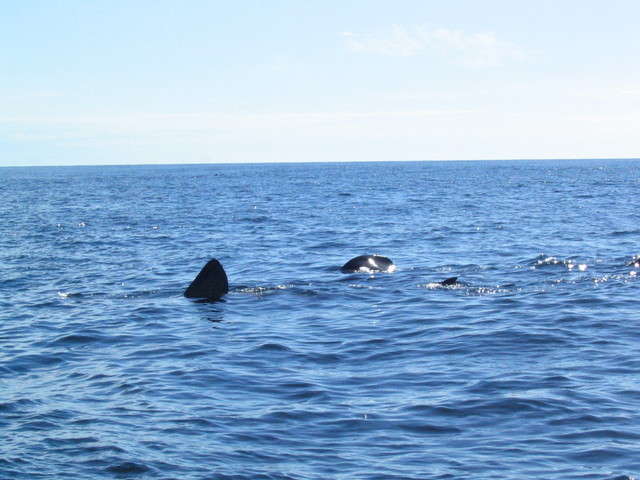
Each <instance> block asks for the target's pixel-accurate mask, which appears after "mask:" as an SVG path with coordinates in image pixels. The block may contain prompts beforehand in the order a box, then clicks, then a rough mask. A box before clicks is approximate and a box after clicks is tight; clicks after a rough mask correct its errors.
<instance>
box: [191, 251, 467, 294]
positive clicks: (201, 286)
mask: <svg viewBox="0 0 640 480" xmlns="http://www.w3.org/2000/svg"><path fill="white" fill-rule="evenodd" d="M395 270H396V266H395V265H394V263H393V262H392V261H391V260H390V259H389V258H387V257H383V256H381V255H360V256H359V257H355V258H352V259H351V260H349V261H348V262H347V263H345V264H344V265H343V266H342V267H341V268H340V271H341V272H342V273H371V272H387V273H390V272H393V271H395ZM457 280H458V277H451V278H447V279H446V280H444V281H442V282H439V284H440V285H443V286H449V285H455V284H456V283H457ZM227 293H229V281H228V279H227V273H226V272H225V271H224V268H222V265H221V264H220V262H219V261H218V260H217V259H215V258H212V259H211V260H209V261H208V262H207V264H206V265H205V266H204V267H203V268H202V270H200V273H199V274H198V276H197V277H196V278H195V279H194V280H193V282H191V284H190V285H189V287H187V289H186V290H185V291H184V296H185V297H187V298H198V299H201V300H202V301H216V300H219V299H220V297H222V296H223V295H225V294H227Z"/></svg>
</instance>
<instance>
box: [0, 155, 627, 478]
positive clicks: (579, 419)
mask: <svg viewBox="0 0 640 480" xmlns="http://www.w3.org/2000/svg"><path fill="white" fill-rule="evenodd" d="M0 192H1V195H2V201H1V202H0V219H1V222H0V289H1V290H0V309H1V310H0V318H1V321H0V478H3V479H5V478H6V479H59V478H91V479H111V478H136V479H137V478H140V479H215V480H222V479H226V480H240V479H251V480H254V479H274V480H275V479H277V480H281V479H296V480H316V479H318V480H319V479H340V480H342V479H344V480H347V479H348V480H353V479H363V480H364V479H366V480H377V479H415V480H423V479H460V478H473V479H495V478H501V479H523V478H532V479H629V478H632V477H633V476H634V475H639V474H640V313H639V310H638V305H639V304H638V297H639V295H638V293H639V291H640V290H639V288H640V278H639V277H640V274H639V273H638V271H639V270H640V269H638V268H635V267H634V266H630V265H629V262H630V261H631V259H632V258H633V257H634V256H635V255H638V254H640V222H639V221H638V219H639V217H638V212H640V161H571V162H568V161H563V162H560V161H557V162H556V161H546V162H444V163H428V162H425V163H380V164H377V163H376V164H281V165H210V166H204V165H202V166H135V167H54V168H4V169H0ZM369 253H375V254H383V255H386V256H389V257H390V258H391V259H392V260H393V261H394V262H395V263H396V265H397V266H398V271H396V272H394V273H392V274H376V275H367V274H352V275H342V274H341V273H340V272H339V267H340V266H341V265H342V264H343V263H344V262H346V261H347V260H348V259H349V258H351V257H354V256H357V255H361V254H369ZM212 257H216V258H218V259H219V260H220V261H221V262H222V264H223V265H224V267H225V269H226V270H227V273H228V275H229V280H230V284H231V292H230V293H229V294H228V295H227V296H226V297H225V300H226V301H225V302H221V303H214V304H203V303H196V302H193V301H191V300H188V299H186V298H184V297H183V296H182V292H183V290H184V289H185V288H186V286H187V285H188V284H189V282H190V281H191V280H192V279H193V277H194V276H195V275H196V274H197V273H198V271H199V270H200V268H201V267H202V266H203V265H204V264H205V263H206V261H207V260H209V259H210V258H212ZM451 276H458V277H459V280H460V281H461V284H459V285H456V286H453V287H441V286H438V285H437V284H435V283H434V282H437V281H439V280H443V279H445V278H447V277H451Z"/></svg>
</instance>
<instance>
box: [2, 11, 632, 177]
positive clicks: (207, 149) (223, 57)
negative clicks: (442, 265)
mask: <svg viewBox="0 0 640 480" xmlns="http://www.w3.org/2000/svg"><path fill="white" fill-rule="evenodd" d="M0 11H1V12H2V15H0V41H1V45H2V47H1V48H0V65H2V70H1V72H2V75H1V76H0V165H3V166H30V165H77V164H88V165H91V164H140V163H219V162H220V163H228V162H306V161H316V162H317V161H397V160H476V159H478V160H483V159H497V160H501V159H522V158H527V159H538V158H637V157H640V149H639V147H640V29H638V27H637V21H638V19H639V18H640V2H638V1H637V0H611V1H608V2H602V1H594V0H580V1H577V0H555V1H551V0H546V1H544V0H543V1H536V2H533V1H518V2H516V1H507V0H502V1H492V0H487V1H479V0H452V1H430V0H415V1H412V0H406V1H403V0H400V1H397V2H389V1H349V0H346V1H332V0H329V1H322V2H312V1H295V0H288V1H270V2H264V1H242V0H239V1H230V0H229V1H195V0H183V1H180V2H177V1H173V2H169V1H153V2H151V1H129V2H112V1H99V0H98V1H91V2H85V1H76V0H69V1H64V2H51V1H37V0H36V1H29V2H23V1H18V0H15V1H13V0H8V1H5V2H3V3H2V5H1V6H0Z"/></svg>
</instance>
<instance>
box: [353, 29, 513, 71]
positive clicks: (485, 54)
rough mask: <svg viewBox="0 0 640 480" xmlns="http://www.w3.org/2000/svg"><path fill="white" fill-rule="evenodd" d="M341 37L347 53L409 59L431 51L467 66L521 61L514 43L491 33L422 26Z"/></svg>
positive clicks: (500, 64) (494, 65) (498, 64)
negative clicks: (344, 39) (386, 33)
mask: <svg viewBox="0 0 640 480" xmlns="http://www.w3.org/2000/svg"><path fill="white" fill-rule="evenodd" d="M342 35H343V36H344V37H345V38H346V41H347V50H348V51H349V52H351V53H378V54H383V55H390V56H410V55H416V54H418V53H420V52H424V51H429V50H431V51H436V52H439V53H440V54H442V55H444V56H446V57H450V58H452V59H453V61H454V63H456V64H459V65H463V66H467V67H499V66H502V65H504V64H505V63H507V62H512V61H517V62H520V61H522V60H524V55H523V53H522V51H521V49H520V48H519V47H518V46H517V45H516V44H514V43H511V42H507V41H505V40H501V39H500V38H498V36H497V35H496V34H495V33H494V32H484V33H474V34H466V33H464V32H461V31H459V30H447V29H443V28H441V29H437V30H428V29H427V28H425V27H416V28H415V29H413V30H412V31H408V30H407V29H405V28H402V27H399V26H394V27H393V29H392V32H391V33H390V34H388V35H385V36H379V35H373V34H367V35H358V34H354V33H352V32H344V33H343V34H342Z"/></svg>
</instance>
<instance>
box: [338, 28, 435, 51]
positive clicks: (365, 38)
mask: <svg viewBox="0 0 640 480" xmlns="http://www.w3.org/2000/svg"><path fill="white" fill-rule="evenodd" d="M343 36H345V37H347V49H348V51H350V52H351V53H379V54H382V55H390V56H402V57H407V56H410V55H413V54H414V53H416V52H417V51H419V50H420V49H422V47H423V43H424V42H422V41H421V40H420V38H417V37H416V36H415V35H411V34H410V33H409V32H407V31H406V30H405V29H404V28H401V27H398V26H394V27H393V30H392V32H391V34H390V35H388V36H385V37H378V36H375V35H371V34H368V35H356V34H354V33H351V32H345V33H343Z"/></svg>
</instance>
